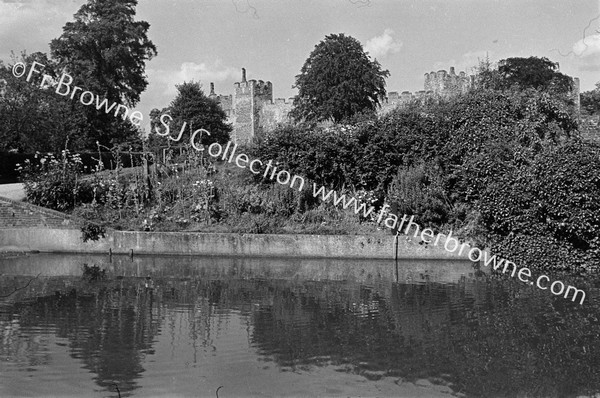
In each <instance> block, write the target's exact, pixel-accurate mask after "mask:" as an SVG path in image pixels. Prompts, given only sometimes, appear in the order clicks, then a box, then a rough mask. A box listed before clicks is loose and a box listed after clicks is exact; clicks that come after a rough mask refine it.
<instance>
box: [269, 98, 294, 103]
mask: <svg viewBox="0 0 600 398" xmlns="http://www.w3.org/2000/svg"><path fill="white" fill-rule="evenodd" d="M293 103H294V97H290V98H287V99H286V98H275V99H274V100H273V101H271V104H276V105H278V104H287V105H292V104H293Z"/></svg>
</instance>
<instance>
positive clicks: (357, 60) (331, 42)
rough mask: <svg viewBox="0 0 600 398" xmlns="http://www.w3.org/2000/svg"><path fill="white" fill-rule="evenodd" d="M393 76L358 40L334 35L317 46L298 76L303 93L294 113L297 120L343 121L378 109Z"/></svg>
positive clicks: (301, 92) (297, 80) (298, 83)
mask: <svg viewBox="0 0 600 398" xmlns="http://www.w3.org/2000/svg"><path fill="white" fill-rule="evenodd" d="M389 75H390V73H389V71H387V70H382V69H381V65H380V64H379V62H377V60H371V58H370V57H369V55H367V53H365V51H364V50H363V47H362V45H361V44H360V42H359V41H358V40H356V39H355V38H353V37H350V36H345V35H344V34H343V33H341V34H331V35H329V36H326V37H325V39H324V40H323V41H321V42H320V43H319V44H317V45H316V46H315V49H314V50H313V51H312V52H311V54H310V56H309V57H308V59H307V60H306V61H305V62H304V65H303V66H302V69H301V71H300V74H299V75H298V76H296V84H295V87H297V88H298V90H299V92H298V95H297V96H296V98H295V99H294V109H293V110H292V113H291V114H292V116H293V117H294V119H296V120H297V121H302V120H305V121H323V120H333V121H335V122H339V121H341V120H343V119H346V118H349V117H352V116H353V115H355V114H357V113H360V112H365V111H367V112H368V111H375V110H376V109H377V107H378V106H379V104H380V102H379V101H380V100H381V99H382V98H384V97H385V94H386V91H385V78H386V77H388V76H389Z"/></svg>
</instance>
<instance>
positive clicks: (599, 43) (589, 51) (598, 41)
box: [573, 33, 600, 57]
mask: <svg viewBox="0 0 600 398" xmlns="http://www.w3.org/2000/svg"><path fill="white" fill-rule="evenodd" d="M573 53H575V55H577V56H578V57H589V56H591V55H594V54H600V33H596V34H593V35H590V36H587V37H585V38H584V39H581V40H579V41H578V42H577V43H575V44H573Z"/></svg>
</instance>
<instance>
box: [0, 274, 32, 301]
mask: <svg viewBox="0 0 600 398" xmlns="http://www.w3.org/2000/svg"><path fill="white" fill-rule="evenodd" d="M41 274H42V273H41V272H40V273H39V274H37V275H36V276H35V278H31V279H30V280H29V281H28V282H27V284H25V286H21V287H18V288H16V289H15V290H13V291H12V292H10V293H9V294H7V295H5V296H0V298H7V297H10V296H12V295H13V294H15V293H16V292H18V291H19V290H23V289H26V288H27V286H29V285H30V284H31V282H33V281H34V280H36V279H37V278H38V276H40V275H41Z"/></svg>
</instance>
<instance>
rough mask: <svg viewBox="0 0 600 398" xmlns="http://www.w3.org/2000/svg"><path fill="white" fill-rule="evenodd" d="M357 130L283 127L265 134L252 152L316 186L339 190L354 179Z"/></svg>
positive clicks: (347, 127) (342, 127) (345, 126)
mask: <svg viewBox="0 0 600 398" xmlns="http://www.w3.org/2000/svg"><path fill="white" fill-rule="evenodd" d="M355 131H356V129H355V128H353V127H352V126H348V125H339V126H335V127H332V128H309V127H307V126H305V125H301V126H284V127H280V128H278V129H275V130H273V131H271V132H268V133H266V135H265V137H264V138H263V139H262V140H261V141H260V142H257V143H255V146H254V147H253V148H251V149H250V151H249V152H250V154H252V155H253V156H254V157H256V158H260V159H263V160H264V161H265V162H266V161H268V160H269V159H272V160H273V162H274V164H275V165H278V166H277V167H280V168H284V169H286V170H288V171H290V172H293V173H294V174H297V175H300V176H302V177H304V178H306V179H307V180H311V181H314V182H316V183H317V184H321V185H326V186H330V187H333V188H340V187H342V186H343V185H344V184H347V182H348V181H349V180H350V178H351V173H352V168H353V161H354V159H356V156H353V153H352V152H353V151H355V150H356V149H357V148H358V142H357V137H356V132H355Z"/></svg>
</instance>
